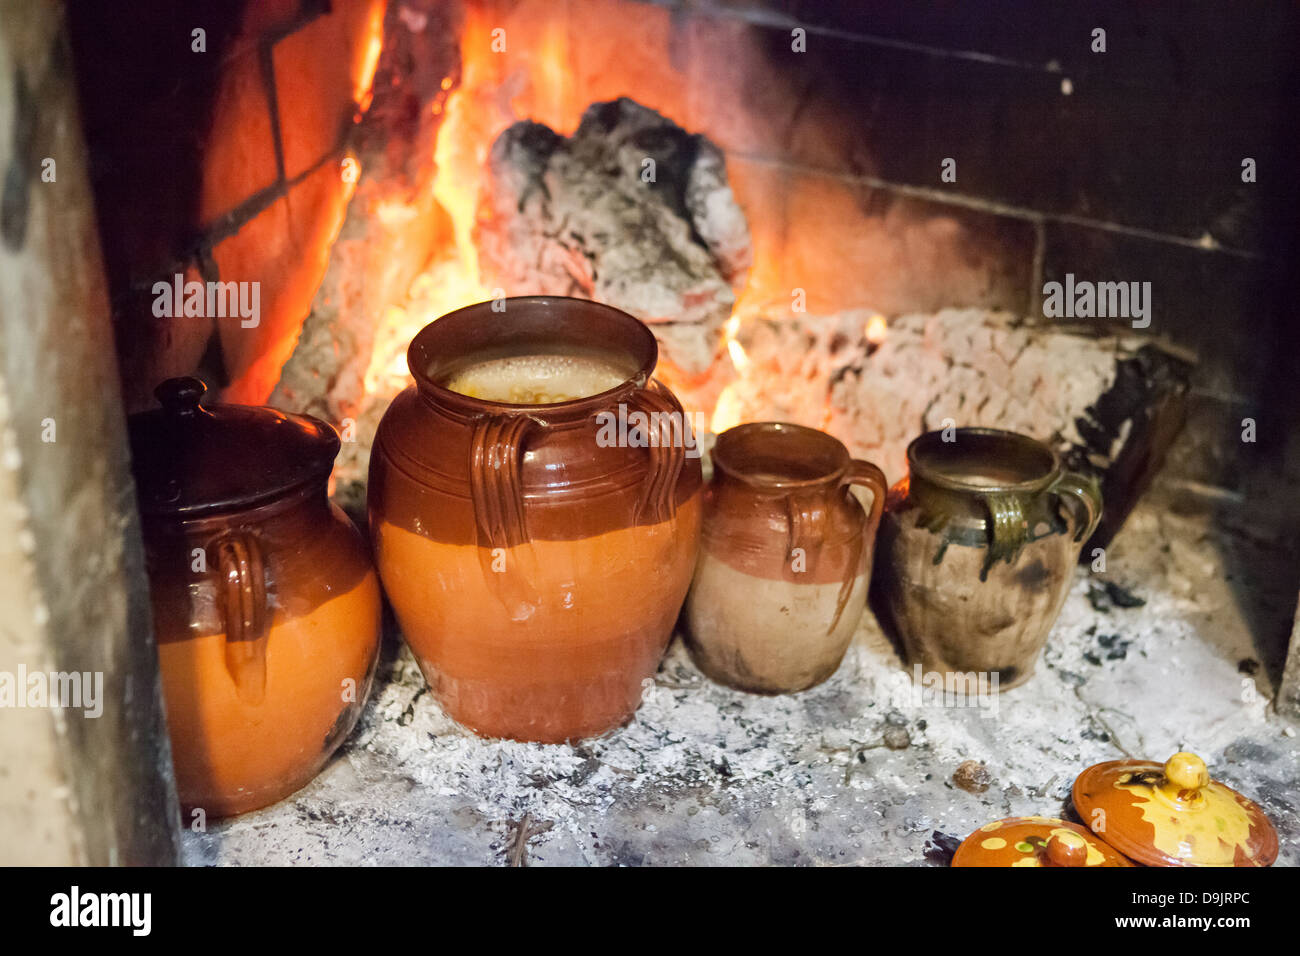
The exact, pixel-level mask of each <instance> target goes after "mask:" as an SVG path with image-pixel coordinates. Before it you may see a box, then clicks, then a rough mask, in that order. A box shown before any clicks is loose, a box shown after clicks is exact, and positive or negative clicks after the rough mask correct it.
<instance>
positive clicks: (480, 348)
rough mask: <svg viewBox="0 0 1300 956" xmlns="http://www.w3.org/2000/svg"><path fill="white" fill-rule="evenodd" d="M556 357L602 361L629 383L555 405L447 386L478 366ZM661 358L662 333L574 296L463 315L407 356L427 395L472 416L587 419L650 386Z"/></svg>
mask: <svg viewBox="0 0 1300 956" xmlns="http://www.w3.org/2000/svg"><path fill="white" fill-rule="evenodd" d="M556 352H559V353H565V352H573V353H576V354H582V355H590V356H593V357H600V358H602V359H604V360H607V361H609V362H610V363H612V364H614V365H616V366H618V367H619V368H620V369H623V370H625V371H626V376H627V377H626V378H625V379H624V380H623V381H622V382H621V383H620V384H618V385H616V386H615V387H613V388H611V389H607V390H605V391H603V392H598V393H596V394H594V395H589V396H586V397H584V398H579V399H573V400H571V401H566V402H553V403H547V404H515V403H511V402H497V401H489V400H487V399H481V398H474V397H472V396H469V395H463V394H461V393H460V392H456V391H453V390H451V389H449V388H447V387H446V386H445V385H443V384H442V383H443V382H445V381H446V380H447V379H448V378H449V377H450V376H452V375H454V374H455V373H456V372H458V371H460V370H461V369H463V368H465V367H466V366H468V365H470V364H473V363H475V362H479V361H486V360H490V359H493V358H506V357H515V356H526V355H535V354H544V353H556ZM658 360H659V346H658V343H657V342H656V341H655V337H654V334H653V333H652V332H651V331H650V330H649V328H647V327H646V326H645V325H644V324H642V323H641V322H640V321H638V320H637V319H635V318H633V317H632V316H631V315H628V314H627V313H626V312H623V311H621V310H619V309H615V308H613V307H611V306H608V305H603V304H601V303H599V302H592V301H590V300H588V299H575V298H569V297H566V296H521V297H517V298H507V299H504V300H495V301H489V302H478V303H475V304H474V305H470V306H466V307H465V308H463V309H457V310H456V311H455V312H449V313H448V314H446V315H444V316H442V317H441V318H440V319H438V320H436V321H434V322H431V323H430V324H429V325H426V326H425V327H424V328H423V329H421V330H420V332H419V333H418V334H417V335H416V336H415V338H414V339H413V340H412V341H411V345H410V348H409V349H408V350H407V365H408V367H409V368H410V371H411V375H412V377H413V378H414V379H415V383H416V387H417V389H418V390H419V393H420V395H421V397H422V398H423V399H424V400H425V401H426V402H428V403H430V404H432V405H434V406H436V407H438V408H440V409H444V410H449V411H451V412H453V413H456V414H458V415H460V416H462V417H466V418H475V417H480V416H482V415H485V414H487V415H500V416H512V415H529V416H532V417H535V418H541V419H545V420H548V421H554V420H578V419H582V418H586V417H589V416H591V415H592V414H594V413H595V412H597V411H599V410H601V409H606V408H609V407H610V406H611V405H616V404H618V403H619V402H620V401H624V400H626V399H627V398H628V397H629V396H631V395H632V394H633V393H634V392H635V391H636V390H637V389H639V388H643V387H645V385H646V383H647V382H649V381H650V378H651V376H652V375H653V374H654V370H655V365H656V364H657V363H658Z"/></svg>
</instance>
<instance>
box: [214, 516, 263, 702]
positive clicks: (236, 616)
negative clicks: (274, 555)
mask: <svg viewBox="0 0 1300 956" xmlns="http://www.w3.org/2000/svg"><path fill="white" fill-rule="evenodd" d="M212 549H215V550H216V554H217V573H218V574H219V575H220V579H219V583H218V588H217V590H218V600H219V603H220V605H221V608H222V615H223V617H224V618H225V625H226V670H227V671H228V672H229V674H230V677H231V679H232V680H233V681H234V682H235V692H236V693H237V694H238V695H239V699H240V700H242V701H243V702H244V703H246V704H260V703H261V702H262V698H263V697H264V696H265V695H266V643H267V630H268V624H269V623H270V622H269V617H270V614H269V613H268V610H267V606H266V563H265V561H264V560H263V557H262V547H261V545H260V544H259V543H258V540H257V538H256V536H254V535H253V533H252V532H250V531H246V530H238V531H228V532H226V533H224V534H222V535H221V536H220V537H218V538H217V539H216V540H214V541H213V542H212V543H211V544H210V545H209V550H212Z"/></svg>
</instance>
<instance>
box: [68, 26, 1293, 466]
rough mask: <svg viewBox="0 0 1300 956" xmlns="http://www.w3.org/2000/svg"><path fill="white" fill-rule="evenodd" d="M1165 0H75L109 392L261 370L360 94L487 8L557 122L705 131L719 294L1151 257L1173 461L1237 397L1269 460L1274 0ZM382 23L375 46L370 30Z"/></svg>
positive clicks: (1283, 201)
mask: <svg viewBox="0 0 1300 956" xmlns="http://www.w3.org/2000/svg"><path fill="white" fill-rule="evenodd" d="M1193 6H1194V7H1195V14H1196V15H1195V16H1194V17H1188V19H1187V25H1186V28H1185V29H1184V28H1182V27H1180V28H1178V29H1174V28H1173V27H1171V26H1169V25H1168V24H1166V23H1160V22H1158V21H1157V20H1156V19H1155V15H1154V13H1153V12H1147V11H1143V10H1141V9H1134V8H1131V7H1130V6H1129V5H1125V4H1122V3H1111V4H1100V5H1091V6H1090V8H1089V10H1087V11H1086V12H1085V11H1078V10H1068V11H1060V10H1056V9H1047V8H1043V7H1042V6H1041V5H1034V4H1023V5H1022V4H1012V3H995V4H991V5H981V7H980V9H979V10H978V11H976V10H972V9H970V8H969V6H968V5H967V6H963V5H961V4H931V3H910V4H898V5H888V6H881V5H871V6H870V7H867V8H865V9H864V8H863V6H862V5H860V4H855V3H811V2H796V0H764V2H744V0H733V2H716V3H707V2H681V3H655V4H651V3H639V2H631V0H565V2H539V0H519V2H500V3H491V2H480V0H468V2H465V3H461V2H435V0H407V2H399V0H391V2H388V3H385V2H383V0H333V2H327V0H277V2H275V3H257V4H247V5H245V4H243V3H240V2H233V0H227V2H218V0H206V2H204V3H199V4H193V5H188V6H187V7H186V8H184V9H183V10H180V9H177V8H176V7H175V5H172V4H164V3H152V2H148V3H141V4H136V5H134V7H133V9H132V11H131V12H129V13H123V12H122V11H121V10H120V8H116V7H112V8H110V6H109V5H105V4H94V3H86V4H73V5H71V7H70V11H69V16H70V18H71V27H72V33H73V36H74V41H75V48H76V61H77V67H78V75H79V86H80V89H81V98H82V104H83V113H84V125H85V128H86V135H87V138H88V140H89V143H90V150H91V157H92V163H93V166H92V175H93V180H94V186H95V192H96V197H97V205H98V213H99V225H100V230H101V234H102V237H103V245H104V249H105V254H106V259H107V270H108V275H109V280H110V285H111V292H112V298H113V306H114V319H115V327H116V335H117V342H118V347H119V359H120V363H121V366H122V379H123V388H124V392H125V396H124V398H125V401H126V404H127V407H128V409H129V410H135V409H138V408H141V407H145V406H146V405H148V404H149V403H150V402H151V397H150V393H151V391H152V388H153V386H154V385H155V384H157V382H158V381H160V380H161V379H163V378H165V377H167V376H170V375H176V374H187V373H192V372H198V373H200V374H202V375H204V377H205V378H207V379H208V380H209V381H210V382H212V383H213V384H215V385H217V386H221V387H224V389H225V393H226V397H227V398H228V399H231V400H237V401H249V402H260V401H265V400H266V399H267V398H268V397H269V395H270V394H271V391H272V389H273V388H274V387H275V384H276V382H277V380H278V377H279V369H280V367H281V365H282V364H283V363H284V361H285V360H286V359H287V357H288V355H289V354H290V352H291V351H292V349H293V346H294V342H295V340H296V337H297V334H298V330H299V329H300V328H301V325H302V322H303V320H304V318H305V317H306V316H307V314H308V313H309V311H310V310H311V308H312V303H313V298H314V297H315V295H316V294H317V290H318V287H319V286H320V283H321V280H322V277H323V276H324V275H325V272H326V269H327V265H328V260H329V251H330V247H331V244H332V243H333V241H334V239H335V237H336V236H337V235H338V233H339V230H340V228H341V225H342V223H343V220H344V214H345V210H346V208H347V203H348V201H349V199H350V197H351V196H352V194H353V190H354V187H355V183H356V170H355V167H354V166H350V165H349V162H348V156H349V155H353V153H354V151H355V150H356V149H357V148H358V138H359V137H360V136H362V135H363V132H362V131H363V130H364V124H363V123H360V122H359V120H361V118H362V117H363V116H364V114H365V112H366V110H367V108H369V107H371V105H372V101H376V102H381V103H382V104H383V105H384V108H385V109H388V110H390V111H392V110H394V109H400V108H401V104H403V103H405V104H407V106H408V107H409V108H410V109H411V110H415V109H417V108H422V106H424V105H426V104H428V103H433V104H434V105H433V109H434V110H435V111H436V110H437V108H438V104H440V103H442V102H445V97H446V95H447V94H448V93H449V92H453V91H454V90H455V89H456V88H457V85H458V84H459V82H460V80H461V77H462V67H463V63H462V62H461V60H462V47H461V31H462V30H463V29H464V27H465V24H466V22H467V20H472V21H473V22H475V23H477V24H480V25H483V24H486V25H496V26H499V28H500V29H501V30H503V31H504V33H503V34H502V36H503V37H504V38H505V44H504V46H505V48H504V50H503V51H501V52H498V53H494V54H493V56H494V57H495V59H492V60H490V61H489V62H490V64H491V69H492V70H493V71H494V75H495V76H496V77H498V78H499V81H500V91H499V93H498V95H497V97H496V100H497V101H510V100H511V99H512V98H513V99H523V100H528V101H530V102H531V103H532V104H533V105H538V104H539V103H540V104H541V105H540V109H541V112H542V113H544V114H546V115H539V116H536V117H535V118H537V119H539V120H541V121H544V122H547V123H549V124H550V125H552V126H553V128H556V129H557V130H558V131H560V132H566V133H567V132H571V131H572V128H573V125H574V124H575V123H576V119H577V117H578V115H580V113H581V111H582V109H583V108H585V106H586V105H587V104H589V103H591V102H593V101H598V100H603V99H610V98H613V97H616V96H619V95H627V96H630V97H632V98H634V99H636V100H638V101H639V102H641V103H643V104H645V105H647V106H650V107H652V108H654V109H657V110H659V111H660V112H663V113H664V114H665V115H667V116H669V117H671V118H673V119H675V120H676V121H677V122H678V123H680V124H681V125H682V126H684V127H685V128H687V129H688V130H692V131H700V132H704V133H705V134H706V135H707V136H709V137H710V138H711V139H712V140H713V141H714V142H716V143H717V144H718V145H719V146H721V147H722V148H723V150H724V151H725V153H726V157H727V167H728V173H729V176H730V178H731V182H732V185H733V188H734V189H735V191H736V194H737V198H738V200H739V202H740V204H741V206H742V208H743V209H744V211H745V213H746V215H747V216H748V218H749V219H750V223H751V229H752V231H753V234H754V259H755V268H754V270H753V272H752V273H751V285H750V286H749V287H748V288H747V289H746V291H745V293H744V298H745V299H746V300H748V301H755V302H758V301H766V300H773V301H781V300H784V301H786V302H788V301H789V299H790V296H791V291H792V290H794V289H803V290H805V291H806V293H807V296H808V299H809V302H810V311H816V309H817V308H820V309H824V310H828V311H834V310H837V309H843V308H850V307H867V308H871V309H875V310H878V311H880V312H882V313H884V314H885V315H887V316H893V315H898V314H902V313H906V312H913V311H921V312H929V311H934V310H936V309H939V308H943V307H947V306H980V307H988V308H1001V309H1006V310H1010V311H1013V312H1016V313H1020V314H1024V315H1025V316H1027V317H1029V318H1030V319H1031V320H1035V321H1046V320H1045V319H1044V318H1043V310H1042V287H1043V284H1044V282H1047V281H1051V280H1063V279H1064V277H1065V275H1066V274H1067V273H1071V274H1074V275H1075V276H1076V277H1079V278H1086V279H1092V280H1098V281H1107V280H1117V281H1149V282H1151V283H1152V290H1153V291H1152V298H1153V315H1152V323H1151V328H1150V330H1149V331H1150V332H1151V333H1154V334H1157V335H1160V336H1164V337H1167V338H1168V339H1169V340H1171V341H1173V342H1175V343H1177V344H1180V345H1183V346H1186V347H1188V348H1190V349H1192V350H1194V351H1195V352H1197V353H1199V355H1200V357H1201V360H1202V361H1201V365H1200V367H1199V369H1198V370H1197V373H1196V380H1195V387H1194V390H1193V397H1192V418H1191V423H1190V425H1189V427H1188V428H1187V430H1186V432H1185V436H1186V437H1185V438H1184V440H1183V441H1182V442H1181V443H1180V445H1179V447H1178V449H1177V450H1176V453H1175V464H1174V469H1175V471H1176V473H1177V474H1179V475H1181V476H1182V477H1185V478H1188V479H1190V480H1193V481H1197V482H1201V483H1208V484H1211V485H1216V486H1219V487H1223V488H1228V489H1238V490H1239V489H1240V488H1241V487H1242V481H1243V478H1242V474H1243V470H1242V467H1241V466H1242V461H1243V459H1242V452H1243V446H1242V443H1241V442H1240V440H1239V437H1240V432H1241V421H1242V419H1243V418H1246V417H1252V418H1254V419H1256V421H1257V422H1258V423H1259V442H1258V443H1257V444H1256V445H1255V446H1252V447H1250V448H1248V449H1246V453H1247V458H1246V460H1247V461H1248V463H1249V464H1250V466H1251V467H1255V466H1257V465H1258V464H1259V463H1260V461H1261V456H1264V455H1271V456H1272V460H1273V461H1279V460H1281V458H1282V457H1283V455H1284V454H1285V453H1286V452H1287V449H1286V448H1285V446H1284V437H1285V434H1286V431H1287V429H1286V427H1285V426H1286V423H1287V422H1288V421H1289V420H1290V418H1289V415H1290V412H1291V411H1292V408H1293V405H1294V402H1293V401H1292V400H1291V398H1290V389H1288V388H1287V387H1286V384H1287V377H1288V373H1289V362H1290V355H1291V354H1292V353H1293V351H1294V338H1295V336H1294V329H1295V323H1294V322H1293V321H1292V319H1291V316H1290V309H1291V305H1290V301H1289V298H1290V297H1288V296H1287V295H1286V293H1285V288H1284V286H1283V284H1282V281H1281V280H1282V277H1283V276H1284V275H1285V269H1286V268H1287V267H1288V266H1289V265H1290V264H1291V263H1292V262H1293V261H1294V258H1295V244H1294V231H1293V228H1292V226H1291V224H1292V223H1293V222H1294V221H1295V216H1294V212H1295V208H1294V197H1293V195H1292V190H1291V189H1290V187H1289V185H1288V183H1287V176H1285V175H1284V174H1283V173H1282V172H1281V171H1282V170H1283V169H1285V168H1286V167H1285V166H1284V165H1283V163H1284V160H1285V159H1287V158H1289V157H1290V156H1291V155H1293V153H1294V143H1292V142H1291V141H1290V138H1291V136H1292V135H1293V134H1292V132H1291V130H1292V129H1293V125H1294V124H1291V123H1290V122H1289V121H1288V120H1287V117H1288V116H1289V115H1290V111H1291V109H1292V107H1293V105H1294V99H1295V97H1294V92H1295V91H1294V85H1295V75H1294V67H1293V66H1292V64H1291V63H1290V53H1291V51H1292V50H1293V49H1294V48H1295V40H1296V34H1297V23H1296V14H1295V11H1294V10H1293V9H1292V8H1291V7H1290V6H1289V5H1287V4H1282V3H1276V4H1269V5H1265V6H1262V7H1261V8H1260V9H1259V11H1258V13H1257V14H1256V15H1255V16H1254V17H1252V18H1242V17H1235V16H1232V15H1230V14H1229V13H1228V12H1226V11H1223V10H1222V9H1220V7H1219V6H1218V5H1216V4H1213V3H1198V4H1194V5H1193ZM196 28H202V29H203V30H204V31H205V44H204V50H203V51H201V52H199V51H196V49H195V47H194V41H193V31H194V30H195V29H196ZM1097 29H1102V30H1104V31H1105V45H1106V48H1105V52H1096V51H1094V49H1093V47H1094V46H1095V45H1096V39H1095V36H1094V31H1095V30H1097ZM396 30H403V31H405V32H404V36H405V37H406V44H407V45H406V47H405V53H406V61H405V62H403V61H401V60H395V59H393V57H392V56H389V55H388V54H385V55H384V58H382V59H381V55H380V53H379V45H380V38H381V37H382V36H384V35H392V34H393V32H394V31H396ZM411 38H414V39H411ZM486 39H488V38H486V37H485V40H486ZM430 76H432V77H433V78H434V80H435V81H437V80H439V79H441V80H442V82H441V83H440V84H439V86H438V87H435V89H434V90H433V91H430V90H429V89H428V88H427V87H428V85H429V82H430V81H429V79H428V78H429V77H430ZM375 84H381V88H380V90H379V92H378V93H376V92H375V89H374V88H372V87H373V86H374V85H375ZM403 84H405V87H403ZM520 84H525V85H527V84H534V85H543V84H544V85H545V87H546V88H545V94H546V95H545V96H538V95H536V94H535V93H534V95H533V96H531V97H528V96H526V95H521V94H520V86H519V85H520ZM399 88H400V95H398V94H394V93H393V92H392V90H393V89H399ZM542 101H545V102H542ZM501 112H502V116H500V117H491V118H489V119H488V120H487V121H488V122H492V123H495V124H498V125H499V126H504V125H505V122H506V119H505V118H504V117H505V114H507V113H508V112H509V108H508V107H505V108H502V111H501ZM390 120H391V117H390ZM416 122H417V120H416V118H415V117H412V118H411V119H410V123H411V124H412V125H413V124H415V123H416ZM403 145H406V146H407V147H409V144H403ZM427 145H429V147H430V153H431V144H427ZM947 159H952V160H955V173H956V176H955V181H954V182H948V181H945V179H944V178H943V176H942V172H943V168H944V162H945V160H947ZM1246 159H1252V160H1254V164H1255V168H1256V169H1257V171H1258V172H1257V179H1256V181H1253V182H1245V181H1243V175H1242V172H1243V165H1242V164H1243V161H1244V160H1246ZM428 218H429V219H430V221H431V225H430V226H429V227H428V229H427V230H426V232H436V231H437V230H438V229H446V228H448V226H447V225H446V223H443V222H440V221H439V220H438V219H437V210H435V211H434V213H433V214H432V215H431V216H430V217H428ZM424 240H425V241H426V242H432V241H433V239H432V238H430V237H429V236H428V235H426V236H425V237H424ZM416 265H419V263H416ZM177 272H180V273H182V274H184V275H186V276H187V277H189V278H205V279H219V280H222V281H230V280H245V281H257V282H260V283H261V288H262V292H261V308H262V318H261V321H260V323H259V326H258V327H257V328H255V329H247V328H243V327H241V325H240V322H239V319H238V318H237V317H236V318H232V319H200V318H185V317H176V318H165V317H156V316H154V315H153V314H152V311H151V308H150V305H151V302H152V299H153V296H152V293H151V290H152V287H153V284H154V283H155V282H156V281H159V280H160V279H170V278H171V277H172V276H173V275H174V274H175V273H177ZM507 291H509V292H510V293H512V294H514V293H524V292H527V291H528V290H526V289H520V290H514V289H511V290H507ZM814 307H816V308H814ZM378 319H379V316H378V315H377V316H376V321H378Z"/></svg>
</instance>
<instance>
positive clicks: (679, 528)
mask: <svg viewBox="0 0 1300 956" xmlns="http://www.w3.org/2000/svg"><path fill="white" fill-rule="evenodd" d="M556 353H560V354H572V355H576V356H587V357H591V358H593V359H597V358H598V359H599V360H600V361H601V362H602V363H604V364H605V365H606V366H608V367H611V368H614V369H616V370H617V376H616V378H618V379H621V380H619V381H618V384H617V385H615V386H614V387H612V388H609V389H606V390H605V391H601V392H598V393H596V394H591V395H585V396H582V397H578V398H571V399H566V400H563V401H559V402H549V403H546V404H512V403H510V402H503V401H493V400H488V399H484V398H475V397H471V395H468V394H462V393H461V392H458V391H454V390H452V389H451V388H449V387H447V386H448V384H449V383H450V382H451V381H452V380H453V378H454V376H456V375H457V374H458V373H459V372H461V371H463V370H464V369H466V368H472V367H475V366H476V365H478V364H479V363H482V362H484V361H488V360H492V359H498V358H527V357H529V356H535V355H551V354H556ZM657 359H658V347H657V344H656V342H655V338H654V335H653V334H652V333H651V332H650V330H649V329H647V328H646V327H645V326H644V325H642V324H641V323H640V322H638V321H637V320H636V319H634V318H632V317H631V316H629V315H627V314H626V313H623V312H620V311H618V310H617V309H613V308H610V307H609V306H605V305H601V304H598V303H595V302H591V301H587V300H581V299H567V298H558V297H546V296H534V297H526V298H516V299H506V300H505V301H504V308H503V309H501V308H500V307H494V304H493V303H489V302H483V303H480V304H477V305H473V306H469V307H468V308H464V309H460V310H458V311H456V312H452V313H451V314H449V315H446V316H443V317H442V318H440V319H438V320H437V321H436V322H434V323H432V324H431V325H429V326H427V327H426V328H425V329H424V330H422V331H421V332H420V333H419V334H418V335H417V336H416V337H415V339H414V340H413V341H412V343H411V346H410V349H409V351H408V355H407V360H408V365H409V368H410V369H411V373H412V375H413V376H414V378H415V385H414V386H412V387H410V388H408V389H407V390H406V391H404V392H402V393H401V394H400V395H398V396H397V397H396V398H395V399H394V400H393V402H392V404H391V405H390V407H389V409H388V411H387V412H386V413H385V415H384V418H383V420H382V421H381V422H380V425H379V429H378V433H377V434H376V437H375V442H374V447H373V451H372V454H371V459H370V484H369V489H368V506H369V512H370V526H371V537H372V540H373V541H374V544H375V553H376V561H377V564H378V568H379V573H380V576H381V578H382V579H383V582H384V587H385V590H386V592H387V594H388V597H389V599H390V601H391V602H392V605H393V609H394V611H395V613H396V615H397V619H398V622H399V624H400V625H401V628H402V631H403V634H404V635H405V637H406V640H407V642H408V643H409V645H410V647H411V650H412V651H413V653H414V655H415V658H416V660H417V661H418V663H419V665H420V668H421V670H422V671H423V672H424V675H425V677H426V679H427V680H428V682H429V685H430V687H431V688H432V690H433V693H434V695H435V696H436V698H437V700H438V701H439V702H440V703H441V705H442V707H443V708H444V709H445V710H446V711H447V713H448V714H449V715H450V716H451V717H453V718H454V719H455V720H457V721H458V722H460V723H461V724H463V725H465V726H467V727H469V728H470V729H472V730H474V731H476V732H477V733H479V734H482V735H485V736H489V737H507V738H513V739H518V740H530V741H540V742H560V741H570V740H577V739H581V738H584V737H591V736H594V735H598V734H601V733H604V732H606V731H608V730H611V729H613V728H615V727H617V726H619V725H621V724H623V723H625V722H626V721H627V720H629V719H630V718H631V716H632V714H633V713H634V712H635V710H636V708H637V707H638V706H639V704H640V701H641V694H642V683H643V682H644V681H645V680H647V679H649V678H651V677H652V676H653V674H654V672H655V670H656V669H657V667H658V664H659V660H660V658H661V657H662V656H663V652H664V650H665V648H666V647H667V644H668V640H669V638H670V637H671V634H672V628H673V624H674V622H675V620H676V617H677V614H678V611H679V610H680V608H681V604H682V600H683V598H684V597H685V596H686V589H687V587H688V585H689V584H690V576H691V570H692V568H693V567H694V563H695V553H696V548H697V546H698V539H699V528H700V486H701V471H700V463H699V459H698V454H697V453H696V452H695V451H694V449H693V439H692V438H691V436H690V434H689V432H688V428H689V423H688V422H687V421H686V419H685V416H684V414H683V411H682V407H681V405H680V404H679V403H678V402H677V400H676V398H674V397H673V395H672V394H671V392H669V391H668V389H666V388H664V387H663V386H662V385H660V384H658V383H657V382H655V381H654V380H653V379H652V375H653V372H654V368H655V364H656V362H657ZM620 421H622V422H623V423H624V425H625V426H633V427H623V428H620V427H619V425H618V422H620ZM611 423H612V424H611Z"/></svg>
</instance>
